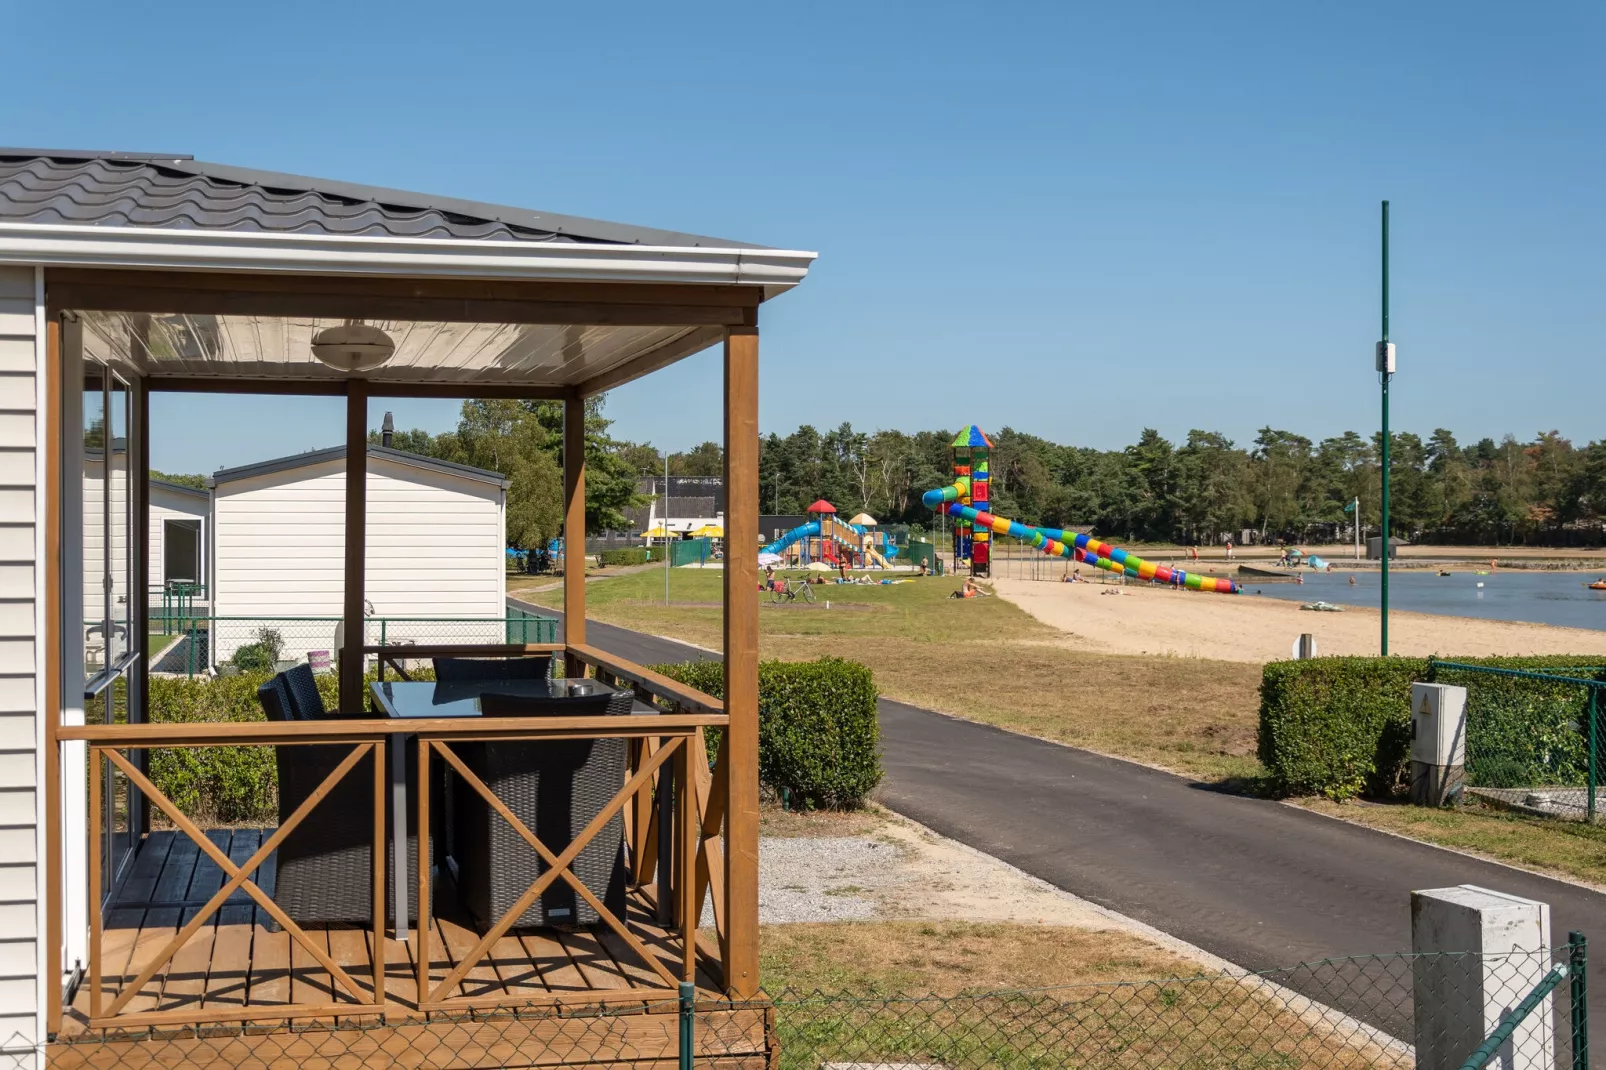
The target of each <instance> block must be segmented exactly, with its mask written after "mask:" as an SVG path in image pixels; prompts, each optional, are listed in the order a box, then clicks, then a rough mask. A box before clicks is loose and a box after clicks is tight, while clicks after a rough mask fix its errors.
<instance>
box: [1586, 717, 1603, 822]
mask: <svg viewBox="0 0 1606 1070" xmlns="http://www.w3.org/2000/svg"><path fill="white" fill-rule="evenodd" d="M1599 695H1600V688H1598V687H1592V688H1590V689H1589V730H1588V733H1587V735H1588V736H1589V820H1590V821H1591V822H1593V821H1594V820H1595V796H1596V795H1597V794H1598V789H1599V786H1600V764H1599V763H1600V709H1599V705H1600V704H1599V702H1598V701H1597V699H1598V697H1599Z"/></svg>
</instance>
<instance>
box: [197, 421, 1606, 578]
mask: <svg viewBox="0 0 1606 1070" xmlns="http://www.w3.org/2000/svg"><path fill="white" fill-rule="evenodd" d="M603 405H604V398H603V397H596V398H592V399H590V401H588V402H587V405H586V434H585V442H586V529H587V531H589V532H597V531H603V530H627V528H628V521H627V520H626V517H625V511H626V510H627V509H630V508H632V507H634V506H640V505H644V504H646V501H647V499H646V498H644V497H642V496H641V494H640V492H639V488H640V485H641V480H642V479H643V478H644V477H646V476H650V475H655V474H659V473H661V472H662V471H663V468H664V462H665V458H664V456H663V454H662V453H660V452H659V450H658V449H657V448H655V447H654V446H652V445H650V444H646V443H638V442H629V441H624V440H620V439H615V438H614V437H612V434H611V428H612V421H610V420H609V419H607V418H606V417H605V416H604V415H603ZM955 433H956V430H950V429H941V430H928V431H915V432H912V433H911V432H904V431H896V430H893V431H876V432H874V433H868V432H864V431H857V430H855V429H854V428H853V427H852V425H850V424H847V423H844V424H842V425H841V426H839V427H837V428H835V429H834V430H829V431H824V432H821V431H819V430H818V429H816V428H814V427H812V426H809V425H804V426H801V427H799V428H798V429H797V430H795V431H793V432H792V433H791V434H788V435H786V436H784V437H783V436H781V435H779V434H774V433H771V434H769V435H766V436H764V437H763V438H762V439H761V440H760V444H759V445H760V455H759V508H760V511H762V512H764V513H777V514H792V513H801V512H803V510H804V509H805V507H807V506H808V505H809V504H810V503H811V502H813V501H815V500H816V499H818V498H825V499H827V500H829V501H830V502H832V503H833V504H835V505H836V506H837V507H838V508H839V509H841V510H843V511H844V512H848V513H857V512H860V511H864V512H868V513H870V514H871V515H873V516H875V517H876V518H877V519H878V520H880V521H882V522H883V523H907V524H911V525H920V526H923V527H927V528H929V527H932V526H933V524H932V519H933V518H932V514H931V513H930V511H928V510H927V509H926V508H925V507H924V506H923V505H922V504H921V500H920V499H921V495H922V494H923V493H924V492H925V491H927V490H930V489H931V488H933V487H940V486H945V485H947V484H948V483H950V482H951V481H952V478H953V476H952V473H953V449H952V446H951V443H952V442H953V438H954V435H955ZM992 439H993V451H992V461H991V475H992V488H991V489H992V508H993V511H994V512H996V513H998V514H999V515H1002V516H1006V517H1009V518H1011V519H1013V520H1019V521H1022V522H1024V523H1027V524H1034V525H1042V526H1048V527H1075V526H1081V525H1090V526H1091V527H1092V528H1093V530H1094V531H1095V532H1096V533H1097V534H1099V535H1100V536H1103V537H1105V538H1109V539H1112V540H1116V541H1119V540H1123V539H1124V540H1128V541H1154V542H1179V543H1184V544H1210V543H1218V542H1220V541H1222V540H1223V539H1226V538H1229V537H1230V538H1233V539H1235V540H1236V539H1241V538H1242V533H1243V532H1245V531H1250V532H1253V533H1254V534H1255V537H1257V538H1258V539H1259V540H1261V541H1268V542H1270V541H1289V542H1314V541H1321V540H1329V539H1345V538H1348V537H1349V536H1350V534H1351V532H1352V527H1351V525H1352V523H1353V520H1352V515H1353V514H1352V513H1350V512H1349V510H1348V508H1347V507H1349V506H1351V503H1353V502H1355V501H1356V500H1357V499H1358V500H1359V502H1360V510H1359V515H1360V519H1361V524H1362V525H1363V530H1365V531H1366V532H1367V533H1368V534H1374V535H1375V534H1376V533H1377V531H1378V528H1379V524H1380V520H1381V517H1380V513H1381V504H1382V502H1381V497H1382V496H1381V482H1382V480H1381V467H1380V464H1379V456H1380V447H1381V442H1382V440H1381V437H1380V436H1379V435H1376V434H1373V435H1371V436H1362V435H1360V434H1358V433H1356V432H1354V431H1346V432H1344V433H1343V434H1342V435H1338V436H1335V437H1333V438H1325V439H1322V440H1320V441H1313V440H1312V439H1310V438H1307V437H1305V436H1303V435H1299V434H1296V433H1294V432H1292V431H1285V430H1279V429H1276V428H1272V427H1264V428H1262V429H1261V430H1260V432H1259V433H1258V434H1257V435H1256V436H1255V439H1254V441H1253V442H1252V443H1250V444H1248V445H1247V446H1239V445H1237V444H1236V443H1234V442H1233V441H1232V440H1231V439H1229V438H1227V437H1226V436H1225V435H1223V434H1221V433H1220V432H1216V431H1202V430H1192V431H1189V432H1188V435H1187V438H1186V439H1185V440H1183V441H1182V442H1181V443H1180V444H1178V443H1174V442H1171V441H1169V440H1167V439H1166V438H1165V437H1164V436H1162V435H1161V434H1160V433H1159V432H1158V431H1155V430H1153V429H1152V428H1150V429H1145V430H1144V431H1143V433H1142V434H1141V435H1139V436H1138V440H1137V441H1136V442H1134V443H1133V444H1132V445H1130V446H1127V447H1125V448H1124V449H1117V450H1099V449H1093V448H1090V447H1086V446H1072V445H1063V444H1060V443H1056V442H1052V441H1050V440H1048V439H1046V438H1040V437H1038V436H1036V435H1029V434H1026V433H1024V432H1020V431H1016V430H1014V429H1013V428H1008V427H1006V428H1004V429H1003V430H1001V431H999V432H998V433H997V434H995V435H993V436H992ZM370 440H371V441H372V442H374V443H377V442H378V441H379V432H377V431H375V432H372V433H371V436H370ZM562 443H563V406H562V404H561V403H559V402H550V401H465V402H464V403H463V408H462V413H461V415H460V418H459V421H458V426H457V429H456V430H454V431H448V432H445V433H443V434H439V435H431V434H430V433H428V432H426V431H420V430H410V431H398V432H396V434H395V438H394V445H395V446H396V447H397V448H398V449H404V450H409V451H412V452H414V453H420V454H423V455H425V456H430V457H437V458H439V459H441V460H446V461H455V462H457V463H459V464H467V465H472V466H474V467H477V468H484V469H489V470H491V471H495V472H499V473H501V474H502V475H503V476H505V477H507V479H508V480H509V482H510V486H509V489H508V499H507V535H508V543H509V545H511V546H514V547H519V548H534V547H538V546H542V545H544V544H545V543H546V541H547V540H549V539H551V538H553V537H554V536H556V535H558V534H560V533H561V531H562V526H563V469H562ZM1390 453H1391V461H1390V471H1391V505H1390V531H1391V534H1393V535H1395V536H1398V537H1402V538H1406V539H1409V540H1411V541H1414V542H1440V543H1448V542H1455V543H1474V544H1484V545H1491V546H1500V545H1512V544H1524V545H1527V544H1538V545H1599V544H1601V543H1602V542H1603V534H1606V441H1600V442H1590V443H1589V444H1588V445H1586V446H1574V445H1573V444H1572V443H1571V442H1570V441H1568V440H1567V439H1566V438H1563V437H1562V436H1561V435H1560V434H1558V433H1557V432H1555V431H1545V432H1541V433H1540V434H1538V435H1537V436H1535V437H1534V438H1533V439H1532V440H1530V441H1526V442H1523V441H1519V440H1518V439H1517V438H1516V437H1514V436H1512V435H1507V436H1505V437H1504V438H1503V439H1501V440H1500V441H1498V442H1496V441H1495V440H1494V439H1491V438H1484V439H1481V440H1479V441H1477V442H1475V443H1473V444H1471V445H1466V446H1463V445H1461V444H1460V443H1458V442H1457V441H1456V438H1455V435H1454V434H1452V433H1451V432H1450V431H1449V430H1448V429H1446V428H1442V427H1441V428H1438V429H1436V430H1435V431H1434V432H1433V433H1432V434H1431V435H1429V436H1428V437H1427V438H1426V439H1425V440H1424V439H1423V438H1422V437H1421V436H1419V435H1416V434H1413V433H1411V432H1402V433H1399V434H1395V435H1394V436H1393V437H1392V439H1391V449H1390ZM668 463H669V470H670V474H671V475H680V476H718V475H721V474H722V472H723V469H724V451H723V450H722V449H721V447H720V445H719V443H717V442H704V443H702V444H700V445H698V446H696V447H694V448H692V449H689V450H685V451H682V452H678V453H671V454H670V455H669V457H668ZM166 478H169V479H177V480H183V479H186V478H193V479H196V480H197V481H199V477H184V476H168V477H166Z"/></svg>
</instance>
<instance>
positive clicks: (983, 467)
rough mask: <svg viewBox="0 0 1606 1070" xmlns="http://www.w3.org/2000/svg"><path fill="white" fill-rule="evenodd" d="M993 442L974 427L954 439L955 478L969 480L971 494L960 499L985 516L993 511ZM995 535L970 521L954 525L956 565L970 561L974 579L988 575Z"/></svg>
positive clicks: (968, 428) (956, 521) (963, 503)
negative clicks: (991, 505)
mask: <svg viewBox="0 0 1606 1070" xmlns="http://www.w3.org/2000/svg"><path fill="white" fill-rule="evenodd" d="M992 451H993V442H992V439H990V438H988V437H987V436H986V435H985V434H984V433H983V432H982V429H981V428H979V427H977V426H976V425H975V424H971V425H970V426H969V427H967V428H965V429H964V430H963V431H961V432H959V434H958V435H957V436H955V438H954V478H955V479H956V480H957V479H958V478H959V477H960V476H969V477H970V493H969V494H968V495H966V496H965V497H963V498H961V499H960V504H961V505H974V506H975V508H977V509H979V510H981V511H982V512H987V511H988V510H989V508H990V502H991V498H992V496H991V494H990V493H989V491H990V490H991V485H990V482H989V477H988V469H989V467H990V461H991V458H992ZM991 550H992V532H990V531H988V530H987V529H986V528H985V527H976V526H975V525H974V524H972V523H970V522H969V521H962V520H958V519H957V518H956V519H955V521H954V564H955V565H956V566H957V565H958V563H959V562H960V561H963V560H965V559H966V558H969V559H970V574H971V575H972V576H987V575H989V571H988V568H989V565H990V563H991V561H992V554H991V552H990V551H991Z"/></svg>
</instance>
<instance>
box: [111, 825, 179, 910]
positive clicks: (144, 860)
mask: <svg viewBox="0 0 1606 1070" xmlns="http://www.w3.org/2000/svg"><path fill="white" fill-rule="evenodd" d="M172 847H173V833H171V832H153V833H151V834H150V835H148V836H146V837H145V840H144V842H143V843H141V844H140V846H139V853H138V854H137V855H135V856H134V868H133V869H131V870H129V871H128V876H127V878H125V879H124V881H123V886H122V887H121V888H119V889H118V891H117V902H118V903H119V904H125V903H126V904H129V905H139V906H143V905H144V904H145V903H147V902H149V901H150V900H151V899H152V898H154V897H155V893H156V882H157V880H158V879H159V878H160V877H161V875H162V869H163V867H164V866H165V864H166V862H167V853H168V851H170V850H172Z"/></svg>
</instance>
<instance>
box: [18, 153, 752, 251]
mask: <svg viewBox="0 0 1606 1070" xmlns="http://www.w3.org/2000/svg"><path fill="white" fill-rule="evenodd" d="M0 221H3V222H11V223H24V222H26V223H44V224H62V225H95V226H114V227H162V228H176V229H188V230H234V231H264V232H277V233H287V234H317V235H346V236H354V235H371V236H380V237H395V238H459V239H464V238H467V239H485V240H499V241H544V242H587V243H604V244H626V245H667V246H692V247H696V246H704V247H719V248H747V249H754V248H761V247H760V246H754V245H751V244H749V243H746V242H734V241H725V240H722V239H720V238H708V237H703V236H700V235H696V234H680V233H676V232H673V231H667V230H654V229H651V228H649V227H633V226H628V225H625V224H622V223H605V222H602V221H601V220H596V219H581V218H578V217H575V216H563V215H555V214H552V213H550V212H537V211H532V210H530V209H527V208H510V207H507V206H504V205H497V204H482V203H479V202H476V201H464V200H458V199H456V198H452V197H436V196H431V195H429V194H425V193H407V192H404V191H401V190H393V189H383V188H380V187H377V186H359V185H355V184H353V183H349V182H334V181H330V180H327V179H321V178H303V177H301V176H299V175H285V174H278V173H275V172H272V171H253V170H248V169H246V168H242V167H228V166H225V165H223V164H214V163H204V162H202V161H198V160H195V159H194V158H192V157H189V156H183V155H165V156H164V155H160V154H157V153H136V152H87V151H80V150H72V149H12V148H0Z"/></svg>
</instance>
